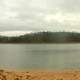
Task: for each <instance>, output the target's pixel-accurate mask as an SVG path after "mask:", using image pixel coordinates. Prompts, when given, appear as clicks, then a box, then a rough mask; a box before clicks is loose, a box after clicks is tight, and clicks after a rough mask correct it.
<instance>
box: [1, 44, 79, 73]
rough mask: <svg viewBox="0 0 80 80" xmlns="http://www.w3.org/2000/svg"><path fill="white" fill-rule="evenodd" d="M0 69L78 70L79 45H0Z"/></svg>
mask: <svg viewBox="0 0 80 80" xmlns="http://www.w3.org/2000/svg"><path fill="white" fill-rule="evenodd" d="M0 68H3V69H15V70H51V71H54V70H67V69H80V44H0Z"/></svg>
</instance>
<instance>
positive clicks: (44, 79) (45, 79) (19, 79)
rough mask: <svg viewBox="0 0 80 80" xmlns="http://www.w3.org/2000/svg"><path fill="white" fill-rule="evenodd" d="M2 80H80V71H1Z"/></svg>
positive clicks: (0, 79)
mask: <svg viewBox="0 0 80 80" xmlns="http://www.w3.org/2000/svg"><path fill="white" fill-rule="evenodd" d="M0 80H80V71H79V70H76V71H59V72H49V71H32V72H31V71H30V72H29V71H28V72H27V71H26V72H20V71H10V70H2V69H1V70H0Z"/></svg>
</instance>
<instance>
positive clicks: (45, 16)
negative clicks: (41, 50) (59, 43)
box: [0, 0, 80, 31]
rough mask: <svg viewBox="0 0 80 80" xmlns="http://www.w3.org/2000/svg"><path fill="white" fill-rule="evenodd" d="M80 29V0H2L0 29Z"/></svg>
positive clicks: (0, 3)
mask: <svg viewBox="0 0 80 80" xmlns="http://www.w3.org/2000/svg"><path fill="white" fill-rule="evenodd" d="M15 30H16V31H17V30H20V31H41V30H48V31H49V30H51V31H56V30H61V31H63V30H69V31H80V0H0V31H15Z"/></svg>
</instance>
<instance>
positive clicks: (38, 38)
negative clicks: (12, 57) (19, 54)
mask: <svg viewBox="0 0 80 80" xmlns="http://www.w3.org/2000/svg"><path fill="white" fill-rule="evenodd" d="M79 42H80V33H75V32H36V33H30V34H25V35H22V36H15V37H13V36H12V37H6V36H0V43H79Z"/></svg>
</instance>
